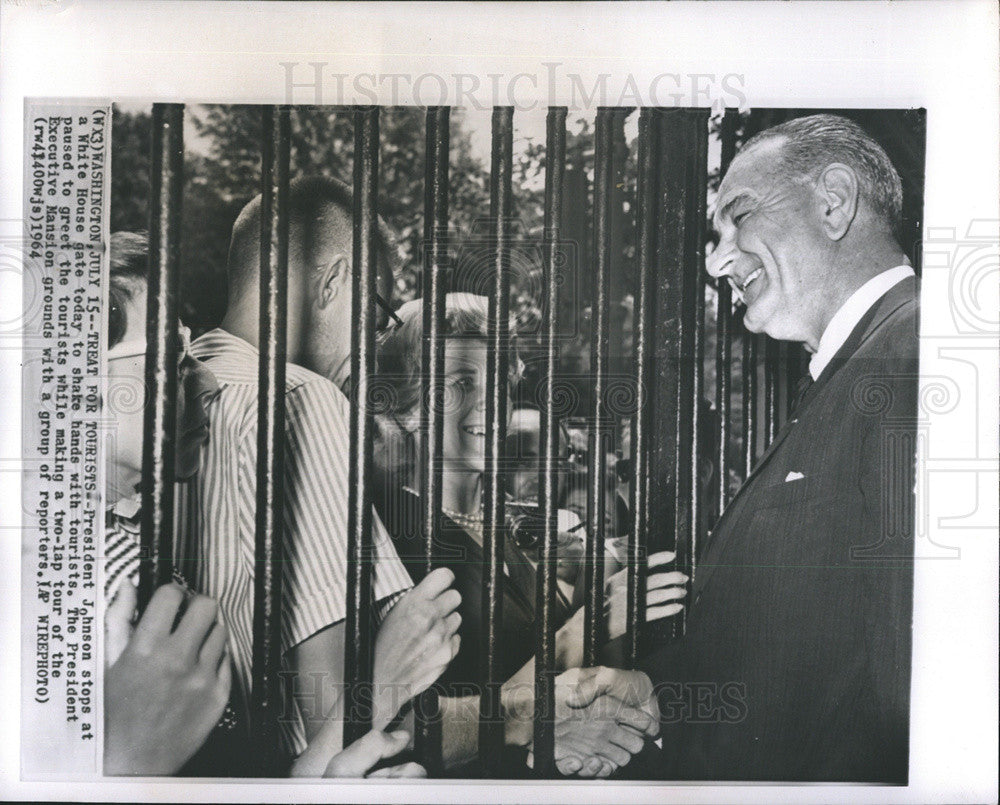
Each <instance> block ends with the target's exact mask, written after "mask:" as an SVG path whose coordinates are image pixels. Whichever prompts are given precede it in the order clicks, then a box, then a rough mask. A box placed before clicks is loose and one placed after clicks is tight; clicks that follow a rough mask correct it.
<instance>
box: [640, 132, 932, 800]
mask: <svg viewBox="0 0 1000 805" xmlns="http://www.w3.org/2000/svg"><path fill="white" fill-rule="evenodd" d="M901 198H902V190H901V186H900V180H899V176H898V174H897V173H896V171H895V170H894V168H893V166H892V164H891V162H890V161H889V159H888V157H887V156H886V154H885V152H884V151H883V150H882V149H881V147H880V146H879V145H878V144H877V143H875V142H874V140H872V139H871V138H870V137H869V136H868V135H867V134H866V133H865V132H864V131H863V130H862V129H861V128H859V127H858V126H857V125H855V124H854V123H852V122H850V121H848V120H845V119H843V118H840V117H837V116H833V115H815V116H812V117H807V118H799V119H796V120H792V121H790V122H788V123H785V124H782V125H780V126H777V127H775V128H773V129H768V130H766V131H764V132H762V133H761V134H759V135H757V136H756V137H754V138H753V139H752V140H750V141H749V142H748V143H747V144H746V146H745V147H744V148H743V150H742V151H741V152H740V154H739V155H738V156H737V157H736V159H735V160H734V161H733V163H732V166H731V167H730V169H729V171H728V173H727V174H726V176H725V179H724V181H723V182H722V186H721V187H720V190H719V197H718V211H717V213H716V216H715V226H716V228H717V229H718V231H719V234H720V242H719V245H718V247H717V248H716V249H715V251H714V252H713V253H712V255H711V256H710V258H709V260H708V270H709V272H710V273H711V274H712V276H715V277H719V278H725V279H726V280H728V281H729V282H730V284H731V285H732V287H733V288H734V292H735V293H736V294H737V295H738V296H739V297H741V298H742V300H743V301H744V303H745V304H746V316H745V319H744V321H745V324H746V327H747V329H749V330H750V331H752V332H764V333H766V334H767V335H769V336H770V337H772V338H775V339H780V340H786V341H798V342H801V343H803V344H804V345H805V347H806V349H808V350H809V351H810V352H812V353H813V354H812V360H811V364H810V367H809V370H810V377H811V379H812V384H811V386H810V387H809V388H808V389H807V390H805V391H804V394H803V396H802V398H801V400H800V401H799V402H798V405H797V407H796V409H795V410H794V412H793V414H792V419H791V420H790V421H789V422H788V424H787V425H786V426H785V428H784V429H783V430H782V431H781V432H780V433H779V434H778V435H777V437H776V439H775V440H774V442H773V444H772V445H771V446H770V448H769V449H768V450H767V452H765V454H764V455H763V456H762V457H761V458H760V460H759V461H758V463H757V465H756V467H755V468H754V470H753V472H752V473H751V475H750V477H749V478H748V479H747V481H746V483H744V485H743V486H742V488H741V489H740V490H739V492H738V494H737V495H736V497H735V498H734V500H733V501H732V503H731V504H730V505H729V507H728V508H727V510H726V512H725V514H724V515H723V516H722V518H721V519H720V521H719V523H718V524H717V526H716V528H715V530H714V533H713V535H712V538H711V541H710V543H709V545H708V547H707V549H706V551H705V554H704V555H703V557H702V561H701V563H700V565H699V567H698V569H697V573H696V575H695V579H694V583H693V590H692V601H691V605H690V611H689V617H688V624H687V634H686V636H685V637H684V638H683V639H681V640H679V641H677V642H675V643H673V644H671V645H667V646H660V647H657V648H655V649H654V650H653V651H652V652H651V653H650V654H649V655H648V656H647V657H646V658H645V661H644V663H643V668H644V670H646V671H647V672H648V673H649V675H650V677H651V678H652V679H653V680H654V682H657V683H659V685H660V689H661V698H660V704H661V711H662V714H663V720H664V734H663V738H664V749H663V757H662V758H661V764H662V765H661V768H660V770H659V772H660V773H659V774H658V775H657V776H660V777H670V778H673V779H718V780H788V781H792V780H803V781H804V780H816V781H865V782H874V781H881V782H892V783H905V782H906V780H907V773H908V741H909V689H910V642H911V615H912V589H913V581H912V580H913V516H914V514H913V484H914V471H913V465H914V454H915V420H916V409H917V399H916V397H917V301H916V287H915V279H914V275H913V271H912V269H911V268H910V266H909V264H908V260H907V258H906V255H905V254H904V252H903V250H902V249H901V248H900V246H899V244H898V242H897V239H896V232H897V231H898V227H899V218H900V207H901Z"/></svg>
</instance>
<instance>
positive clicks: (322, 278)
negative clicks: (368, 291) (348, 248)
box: [312, 253, 351, 310]
mask: <svg viewBox="0 0 1000 805" xmlns="http://www.w3.org/2000/svg"><path fill="white" fill-rule="evenodd" d="M350 272H351V262H350V260H348V259H347V255H345V254H343V253H337V254H335V255H333V257H332V258H331V259H330V260H329V261H327V262H326V263H324V264H323V265H322V266H320V267H319V268H318V269H316V270H315V271H314V272H313V275H312V279H313V288H312V298H313V302H314V304H315V305H316V307H318V308H320V309H321V310H322V309H323V308H325V307H326V306H327V305H329V304H330V303H331V302H333V300H334V299H336V298H337V293H338V292H339V291H340V289H341V286H342V285H343V284H344V280H345V278H346V277H348V276H349V275H350Z"/></svg>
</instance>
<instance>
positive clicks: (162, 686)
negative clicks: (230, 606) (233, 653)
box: [104, 581, 231, 776]
mask: <svg viewBox="0 0 1000 805" xmlns="http://www.w3.org/2000/svg"><path fill="white" fill-rule="evenodd" d="M119 598H120V599H121V600H118V599H119ZM116 601H117V604H116V605H115V606H114V607H109V609H108V612H107V617H108V623H107V627H108V629H109V633H110V632H116V633H117V634H119V635H123V634H125V632H126V631H127V620H126V621H125V624H123V623H122V622H121V621H122V616H123V615H124V617H125V618H126V619H127V618H131V614H132V610H133V609H134V607H135V601H136V596H135V588H134V587H133V586H132V584H131V583H129V582H128V581H126V582H125V583H124V584H122V585H121V588H120V589H119V591H118V598H116ZM183 603H184V591H183V590H182V589H181V588H180V586H178V585H176V584H166V585H164V586H162V587H160V588H159V589H158V590H157V591H156V592H155V593H154V594H153V597H152V599H151V600H150V602H149V606H148V607H146V611H145V612H144V613H143V616H142V618H141V619H140V620H139V623H138V625H137V626H136V628H135V631H134V632H132V633H131V635H129V637H128V640H127V642H126V644H125V646H124V648H122V649H121V651H120V653H119V655H118V656H117V657H116V658H115V660H114V662H113V664H112V665H111V667H110V668H108V670H107V673H106V674H105V682H104V699H105V701H104V718H105V733H104V773H105V774H108V775H120V774H129V775H143V776H150V775H164V774H173V773H175V772H177V771H178V770H179V769H180V768H181V767H182V766H183V765H184V764H185V763H186V762H187V761H188V760H190V759H191V757H192V756H193V755H194V753H195V752H196V751H198V749H199V748H200V747H201V745H202V744H203V743H204V741H205V739H206V738H207V737H208V734H209V733H210V732H211V731H212V728H213V727H214V726H215V725H216V723H217V722H218V720H219V716H221V715H222V711H223V709H224V708H225V706H226V701H227V700H228V697H229V686H230V681H231V670H230V665H229V655H228V653H227V651H226V639H227V634H228V633H227V631H226V627H225V625H224V624H223V623H222V621H221V620H219V619H218V606H217V605H216V603H215V601H213V600H212V599H211V598H208V597H206V596H203V595H196V596H194V597H193V598H192V599H191V600H190V601H189V602H188V604H187V607H186V608H184V610H183V615H181V616H180V618H179V620H178V614H179V613H180V611H181V607H182V605H183ZM116 620H117V622H115V621H116ZM175 622H176V624H177V625H176V627H174V623H175Z"/></svg>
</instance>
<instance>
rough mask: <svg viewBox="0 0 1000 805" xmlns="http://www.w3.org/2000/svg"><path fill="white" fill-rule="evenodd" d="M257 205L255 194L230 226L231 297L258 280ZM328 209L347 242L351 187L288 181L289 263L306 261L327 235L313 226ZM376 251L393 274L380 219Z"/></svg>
mask: <svg viewBox="0 0 1000 805" xmlns="http://www.w3.org/2000/svg"><path fill="white" fill-rule="evenodd" d="M260 206H261V197H260V196H259V195H258V196H255V197H254V198H253V199H251V200H250V201H249V202H248V203H247V204H246V206H244V207H243V209H242V210H241V211H240V214H239V215H238V216H237V218H236V222H235V223H234V224H233V234H232V239H231V240H230V243H229V260H228V274H229V293H230V296H234V295H236V294H238V293H240V292H242V291H243V290H244V289H245V288H246V287H247V284H248V283H249V282H251V281H256V279H257V267H258V255H259V253H260V252H259V249H260ZM331 207H332V208H333V209H335V210H336V211H337V212H338V214H339V215H340V217H341V218H342V222H343V225H342V227H341V231H339V232H338V233H337V237H340V238H346V239H347V240H348V242H350V239H351V238H352V234H353V233H352V229H351V222H352V221H353V219H354V193H353V191H352V190H351V188H350V187H349V186H348V185H346V184H344V183H343V182H341V181H338V180H337V179H333V178H331V177H329V176H301V177H298V178H296V179H293V180H292V181H291V183H290V184H289V188H288V216H289V229H290V230H291V234H290V238H289V239H290V242H289V246H288V251H289V254H288V257H289V262H290V263H292V262H294V261H296V260H302V259H305V258H306V257H307V256H308V255H309V254H311V253H312V251H313V249H314V248H315V247H316V244H317V243H318V242H319V241H320V238H322V237H325V236H326V233H324V232H320V231H317V228H316V226H315V224H316V223H317V222H318V221H319V220H320V219H322V218H323V215H324V213H326V212H327V211H328V209H329V208H331ZM344 230H346V232H345V231H344ZM375 251H376V255H377V258H378V259H379V260H380V261H384V263H385V265H386V266H387V267H388V269H389V271H390V273H395V262H396V261H395V243H394V242H393V239H392V237H391V235H390V233H389V230H388V229H387V228H386V226H385V224H384V223H383V222H382V221H381V220H380V221H379V222H378V228H377V230H376V234H375Z"/></svg>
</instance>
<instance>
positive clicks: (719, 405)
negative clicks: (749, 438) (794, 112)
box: [714, 109, 739, 517]
mask: <svg viewBox="0 0 1000 805" xmlns="http://www.w3.org/2000/svg"><path fill="white" fill-rule="evenodd" d="M738 122H739V112H738V111H737V110H736V109H726V111H725V113H724V114H723V116H722V130H721V135H722V155H721V159H720V162H719V179H720V181H721V180H722V178H723V177H724V176H725V175H726V172H727V171H728V170H729V165H730V164H731V163H732V161H733V157H734V156H735V155H736V127H737V124H738ZM715 320H716V342H715V410H716V413H717V414H718V417H717V420H718V421H717V427H716V433H715V435H716V440H715V446H716V452H715V457H714V458H715V492H716V496H717V504H718V505H717V509H716V514H717V515H718V516H719V517H721V516H722V513H723V512H724V511H725V510H726V505H727V504H728V503H729V444H730V440H731V439H732V433H733V428H732V416H733V409H732V399H731V397H732V366H733V289H732V286H730V284H729V282H728V281H727V280H725V279H720V280H719V283H718V305H717V307H716V316H715Z"/></svg>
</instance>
